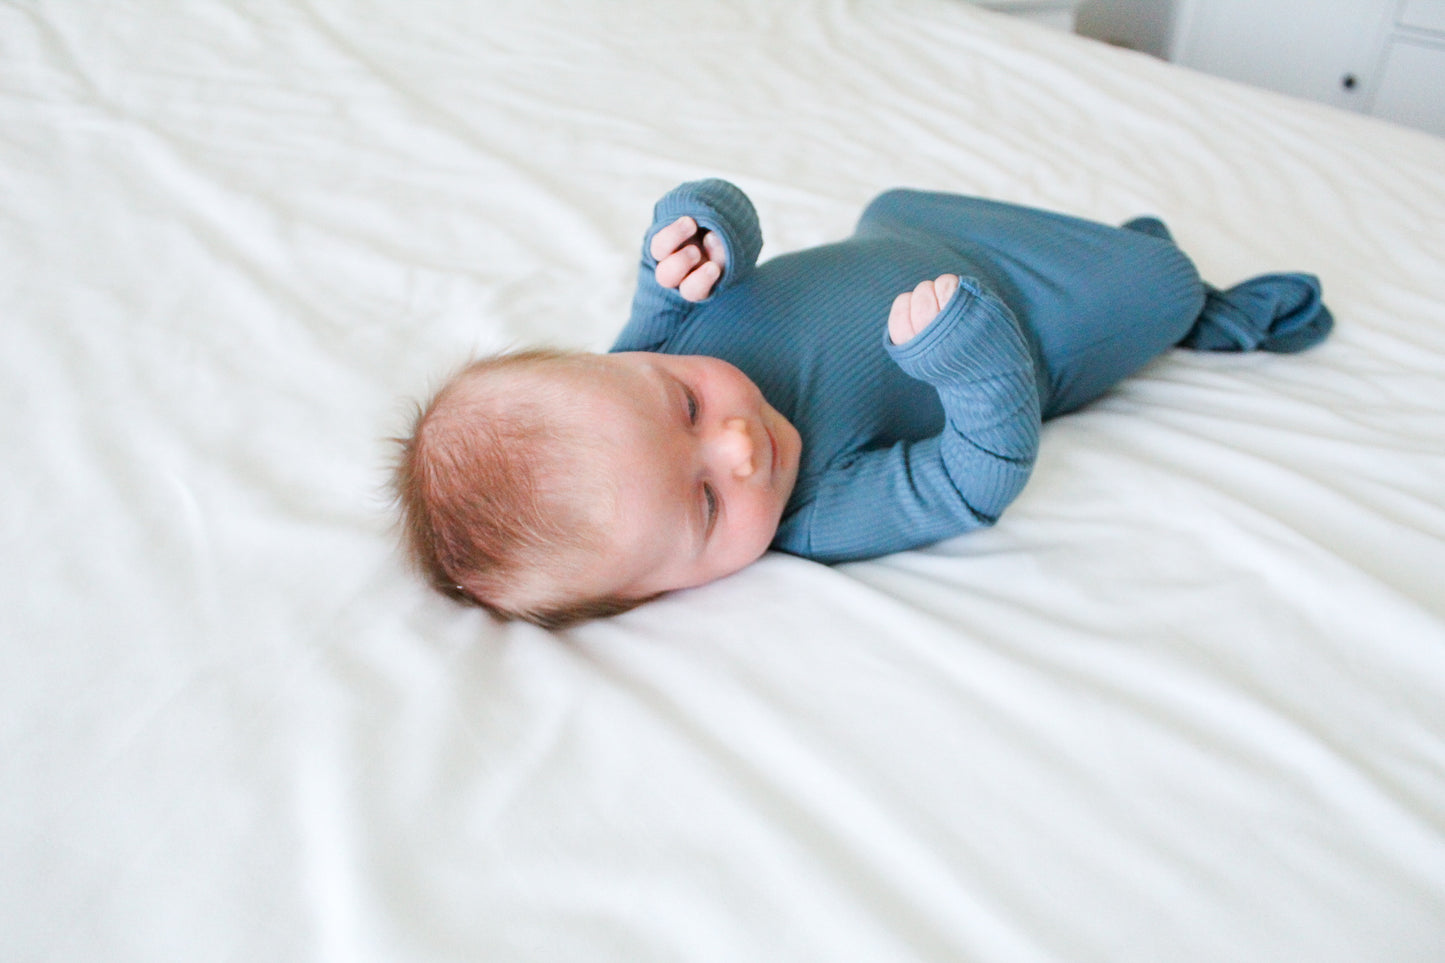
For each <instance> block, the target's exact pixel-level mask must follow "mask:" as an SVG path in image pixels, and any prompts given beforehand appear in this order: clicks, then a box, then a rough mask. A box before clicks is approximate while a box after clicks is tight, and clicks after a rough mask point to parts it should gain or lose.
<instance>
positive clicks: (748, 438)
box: [717, 418, 757, 478]
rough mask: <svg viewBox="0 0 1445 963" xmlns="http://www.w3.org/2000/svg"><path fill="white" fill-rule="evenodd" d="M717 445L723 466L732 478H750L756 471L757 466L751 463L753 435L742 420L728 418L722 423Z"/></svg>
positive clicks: (753, 448)
mask: <svg viewBox="0 0 1445 963" xmlns="http://www.w3.org/2000/svg"><path fill="white" fill-rule="evenodd" d="M717 444H718V453H719V455H720V456H721V457H722V459H723V465H724V466H726V467H727V468H728V470H729V471H731V472H732V475H733V477H734V478H750V477H751V476H752V474H753V472H755V471H757V465H755V464H754V463H753V453H754V451H755V446H754V445H753V435H752V432H751V431H749V430H748V423H747V422H746V421H745V420H744V419H742V418H729V419H727V420H726V421H724V422H723V423H722V431H721V432H720V433H719V436H718V441H717Z"/></svg>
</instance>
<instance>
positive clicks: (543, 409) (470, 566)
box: [392, 349, 645, 628]
mask: <svg viewBox="0 0 1445 963" xmlns="http://www.w3.org/2000/svg"><path fill="white" fill-rule="evenodd" d="M592 357H593V356H592V355H588V354H585V353H582V352H565V351H553V350H545V349H539V350H530V351H519V352H512V353H508V354H502V355H496V356H494V357H490V358H484V359H481V360H478V361H474V362H472V363H471V364H469V365H467V366H466V367H464V368H463V369H462V370H461V371H460V372H459V373H458V374H457V375H455V376H454V377H453V378H451V379H450V380H449V381H448V382H447V383H446V384H445V385H443V386H442V388H441V390H439V391H438V392H437V393H436V394H435V395H434V396H433V397H432V399H431V401H430V402H428V403H427V404H426V405H425V406H422V407H419V408H418V410H417V413H416V417H415V419H414V421H413V424H412V430H411V433H410V435H408V436H407V437H405V438H398V439H395V440H396V442H397V443H398V445H399V446H400V452H399V455H398V458H397V461H396V467H395V472H394V476H393V479H392V484H393V489H394V491H395V495H396V500H397V503H398V505H399V507H400V510H401V528H402V539H403V542H404V543H405V547H406V550H407V554H408V555H409V557H410V559H411V561H412V562H413V564H414V565H415V566H416V568H417V569H418V570H419V571H420V572H421V574H422V575H423V576H424V577H425V578H426V579H427V580H428V581H429V582H430V583H431V584H432V586H433V587H435V588H436V589H437V590H438V591H440V592H442V593H443V594H444V595H447V596H450V597H451V598H454V599H457V600H458V601H462V602H469V603H472V604H476V605H480V606H482V607H483V608H485V609H487V610H488V611H490V612H492V613H493V614H495V615H498V616H500V617H502V618H520V619H525V620H527V621H529V622H533V623H536V624H538V625H542V626H546V627H549V628H552V627H558V626H562V625H566V624H569V623H572V622H577V621H580V620H582V619H587V618H597V617H601V616H606V615H613V614H616V613H618V612H622V611H626V610H627V609H630V608H632V607H634V606H636V605H638V604H640V603H641V602H642V601H645V600H642V599H624V598H617V597H604V598H563V597H559V589H558V588H557V586H558V585H559V584H565V583H567V582H569V581H573V582H575V578H573V579H569V578H568V576H569V575H575V574H577V570H578V566H579V565H581V564H584V560H585V559H586V557H587V555H588V553H589V552H590V553H592V554H593V555H594V556H595V555H596V554H597V552H598V550H599V549H600V547H601V546H602V544H603V534H604V533H603V532H601V531H600V530H599V528H598V525H597V522H596V521H595V520H594V516H593V515H592V514H591V513H589V511H588V507H589V506H588V505H586V504H582V503H584V502H586V500H587V498H588V496H591V497H592V498H593V499H594V501H595V499H596V498H598V497H606V493H605V492H603V491H601V490H600V489H601V487H602V486H601V480H593V481H591V482H590V483H591V485H592V490H589V489H588V485H589V480H588V479H586V478H578V477H577V474H578V473H576V471H575V465H576V460H577V453H578V451H579V449H585V447H586V445H587V443H588V442H587V439H586V438H585V437H583V435H582V432H581V431H580V430H579V429H577V428H576V427H573V428H571V429H569V427H568V423H567V422H568V420H567V419H566V418H565V417H559V414H558V412H559V410H561V411H565V409H566V405H567V400H568V399H567V391H566V387H565V384H564V383H563V379H562V378H560V377H554V378H550V379H549V378H548V377H546V375H548V374H554V375H560V374H565V373H566V372H567V371H568V370H573V371H576V370H579V369H581V368H583V367H585V366H586V365H587V364H588V363H589V359H590V358H592ZM539 376H541V377H539ZM574 421H575V419H574ZM564 480H565V485H564V483H563V482H564ZM564 487H565V488H567V489H568V491H567V492H566V493H564V492H563V491H562V489H563V488H564ZM579 488H580V491H579V490H578V489H579ZM539 586H545V587H539Z"/></svg>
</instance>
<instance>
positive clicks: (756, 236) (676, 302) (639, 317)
mask: <svg viewBox="0 0 1445 963" xmlns="http://www.w3.org/2000/svg"><path fill="white" fill-rule="evenodd" d="M683 215H688V216H690V217H692V218H693V219H694V220H696V221H697V223H698V225H699V226H700V227H702V228H703V229H704V230H708V231H714V232H716V234H717V235H718V237H719V238H721V239H722V242H723V246H724V247H725V248H726V250H727V266H726V267H725V268H724V270H723V276H722V279H721V280H719V281H718V283H717V286H716V287H715V288H714V289H713V296H716V295H717V294H718V293H720V292H722V291H724V290H726V289H727V288H729V287H732V286H733V285H735V284H738V283H740V282H741V281H743V280H744V279H746V278H747V276H748V275H750V274H751V273H752V272H753V268H754V267H756V266H757V263H758V254H759V253H760V252H761V251H762V247H763V235H762V229H761V227H760V226H759V225H758V215H757V211H756V210H754V209H753V204H752V201H750V200H748V196H747V195H746V194H744V193H743V192H742V191H741V190H739V189H738V188H737V187H736V186H734V185H733V184H731V183H729V182H727V181H724V180H720V179H717V178H712V179H709V180H702V181H689V182H688V183H686V184H681V185H679V186H677V187H675V188H673V189H672V190H671V191H669V192H668V193H667V194H665V195H664V196H663V198H662V199H661V200H660V201H658V202H657V204H656V206H655V207H654V208H653V211H652V225H651V226H650V227H649V228H648V229H647V233H646V234H645V235H644V236H643V239H642V262H641V264H639V265H638V269H637V293H636V294H634V295H633V298H632V315H631V317H630V318H629V319H628V322H627V325H626V327H624V328H623V329H622V333H621V334H619V335H618V336H617V340H616V342H614V344H613V345H612V350H613V351H656V350H658V349H660V348H661V347H662V346H663V345H664V344H665V343H666V342H667V340H668V338H669V337H670V336H671V335H672V333H673V331H675V330H676V329H677V327H678V325H680V324H682V322H683V321H685V320H686V319H687V316H688V314H690V313H691V312H692V310H693V309H694V308H696V307H697V304H695V303H694V302H691V301H688V300H687V299H686V298H684V297H683V296H682V295H681V294H678V293H677V291H675V290H672V289H670V288H665V287H663V286H662V285H660V284H658V283H657V279H656V278H655V277H654V276H653V272H654V271H655V270H656V268H657V259H656V258H654V257H653V256H652V252H651V251H650V250H649V248H650V246H651V244H652V236H653V235H654V234H656V233H657V232H658V231H660V230H662V228H664V227H666V226H667V225H669V224H671V223H672V222H673V221H675V220H677V219H678V218H679V217H682V216H683Z"/></svg>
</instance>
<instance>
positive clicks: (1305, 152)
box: [0, 0, 1445, 963]
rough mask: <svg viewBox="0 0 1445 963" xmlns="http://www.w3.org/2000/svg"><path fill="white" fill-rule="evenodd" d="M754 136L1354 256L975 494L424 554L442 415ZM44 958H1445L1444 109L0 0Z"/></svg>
mask: <svg viewBox="0 0 1445 963" xmlns="http://www.w3.org/2000/svg"><path fill="white" fill-rule="evenodd" d="M707 175H719V176H724V177H728V178H730V179H732V180H734V181H736V182H737V183H738V184H740V185H741V186H742V187H743V188H744V189H745V190H746V191H748V193H749V194H750V195H751V196H752V198H753V199H754V201H755V202H756V203H757V206H758V208H759V211H760V214H761V218H762V223H763V229H764V233H765V237H766V238H767V246H766V248H765V251H764V256H765V257H767V256H770V255H772V254H776V253H779V252H783V251H787V250H791V249H795V248H797V247H801V246H804V245H807V244H812V243H817V242H822V241H826V240H831V239H834V238H836V237H839V236H841V235H843V234H845V233H846V232H847V231H848V230H849V229H850V228H851V224H852V222H853V220H854V218H855V217H856V216H857V213H858V211H859V210H860V209H861V206H862V205H863V204H864V203H865V202H866V201H867V200H868V199H869V198H870V197H871V196H872V195H873V194H875V193H876V192H878V191H880V190H882V189H884V188H887V187H890V186H895V185H908V186H915V187H926V188H934V189H942V190H954V191H959V192H965V193H974V194H982V195H987V196H991V197H997V198H1001V199H1005V200H1011V201H1018V202H1022V203H1028V204H1035V205H1039V206H1044V207H1050V208H1056V209H1060V210H1065V211H1068V212H1071V213H1076V214H1080V215H1084V216H1088V217H1094V218H1098V219H1102V220H1110V221H1120V220H1123V219H1125V218H1127V217H1130V216H1133V215H1136V214H1139V213H1144V212H1153V213H1157V214H1159V215H1161V216H1163V217H1164V218H1165V219H1166V220H1167V221H1168V222H1169V223H1170V224H1171V226H1172V227H1173V229H1174V231H1175V233H1176V235H1177V236H1178V238H1179V239H1180V241H1181V243H1182V245H1183V246H1184V247H1185V249H1186V250H1188V251H1189V252H1190V253H1191V254H1192V255H1193V256H1194V257H1195V259H1196V260H1197V261H1198V263H1199V264H1200V265H1201V267H1202V269H1203V271H1204V273H1205V274H1206V276H1207V277H1209V278H1210V279H1211V280H1213V281H1215V282H1218V283H1232V282H1234V281H1235V280H1238V279H1240V278H1242V277H1244V276H1247V275H1250V274H1254V273H1258V272H1260V271H1265V270H1280V269H1301V270H1311V271H1315V272H1317V273H1318V274H1319V275H1320V276H1321V278H1322V279H1323V282H1324V287H1325V291H1326V295H1327V301H1328V302H1329V304H1330V305H1331V306H1332V307H1333V308H1334V310H1335V312H1336V314H1337V317H1338V319H1339V326H1338V330H1337V333H1336V334H1335V336H1334V337H1333V338H1332V340H1331V341H1330V342H1329V343H1328V344H1326V345H1325V346H1323V347H1321V348H1320V349H1318V350H1316V351H1312V352H1310V353H1308V354H1305V355H1302V356H1298V357H1277V356H1264V355H1258V356H1255V355H1251V356H1244V357H1239V356H1236V357H1220V356H1201V355H1194V354H1188V353H1184V352H1176V353H1173V354H1171V355H1170V356H1169V357H1168V358H1166V359H1163V360H1161V361H1160V362H1159V363H1157V364H1156V365H1154V366H1152V367H1151V368H1150V369H1149V370H1148V371H1146V372H1145V373H1144V374H1143V375H1142V376H1140V377H1138V378H1135V379H1133V380H1131V381H1130V382H1128V383H1127V384H1125V385H1123V386H1122V387H1120V388H1119V389H1118V390H1117V391H1116V392H1114V393H1113V394H1111V395H1110V396H1109V397H1108V398H1106V399H1105V400H1104V401H1102V402H1101V403H1099V404H1097V405H1095V406H1094V407H1092V408H1091V409H1089V410H1087V411H1086V412H1083V413H1080V414H1078V415H1075V416H1071V417H1069V418H1066V419H1062V420H1059V421H1056V422H1052V423H1050V424H1049V425H1048V426H1047V428H1046V431H1045V436H1044V446H1043V454H1042V458H1041V460H1040V463H1039V465H1038V469H1037V472H1036V474H1035V477H1034V478H1033V480H1032V481H1031V483H1030V485H1029V487H1028V488H1027V490H1026V491H1025V492H1024V494H1023V496H1022V498H1021V499H1020V500H1019V501H1018V502H1017V503H1016V504H1015V505H1014V506H1013V507H1012V508H1011V510H1010V511H1009V512H1008V513H1007V515H1006V516H1005V519H1004V521H1003V523H1002V524H1000V525H999V526H998V527H997V528H995V529H992V530H990V531H987V532H983V533H979V534H975V535H971V536H968V537H966V538H962V539H957V540H954V541H950V542H946V543H943V544H941V545H938V546H935V547H933V548H930V549H928V550H925V551H917V552H909V553H904V554H900V555H897V556H893V557H890V558H885V559H881V560H877V561H873V562H868V563H861V564H855V565H849V566H841V567H837V568H826V567H822V566H819V565H816V564H812V563H809V562H805V561H801V560H798V559H794V558H788V557H782V556H769V557H767V558H766V559H764V560H763V561H762V562H761V563H760V564H758V565H757V566H755V567H753V568H751V569H750V570H748V571H746V572H744V573H742V574H740V575H738V576H736V577H734V578H731V579H728V580H725V581H724V582H721V583H718V584H715V585H712V586H709V587H706V588H703V589H700V590H696V591H691V592H687V593H681V594H678V595H675V596H672V597H669V598H666V599H664V600H662V601H659V602H657V603H655V604H652V605H649V606H646V607H644V608H643V609H640V610H638V611H636V612H633V613H630V614H628V615H625V616H622V617H619V618H615V619H611V620H607V621H602V622H595V623H591V624H587V625H585V626H582V627H579V628H577V629H575V630H572V631H569V632H565V633H559V634H549V633H546V632H543V631H541V630H539V629H536V628H533V627H529V626H515V625H509V626H503V625H498V624H494V623H492V622H491V621H490V620H489V619H488V618H487V617H486V616H484V615H483V614H481V613H479V612H477V611H473V610H466V609H462V608H459V607H456V606H454V605H452V604H451V603H449V602H447V601H445V600H442V599H440V598H436V597H433V596H432V595H430V594H429V593H428V591H427V590H426V589H425V588H424V587H422V586H421V585H419V584H418V583H417V582H416V581H415V580H414V579H413V578H412V577H411V576H409V575H408V573H407V572H406V571H405V569H404V567H403V566H402V564H401V562H400V561H399V560H398V558H397V555H396V553H395V551H394V546H393V538H392V533H391V530H390V527H389V525H390V520H389V514H388V508H387V503H386V498H385V494H384V492H383V491H382V486H383V484H384V479H385V467H384V466H385V464H386V461H387V458H388V455H389V449H388V447H387V445H386V444H385V443H384V441H383V438H384V437H385V436H386V435H388V434H394V433H397V432H399V431H401V430H402V429H403V428H404V426H405V424H406V410H405V406H404V404H403V403H402V401H401V400H400V399H403V398H406V397H411V398H416V397H419V396H421V395H422V394H424V393H425V391H426V390H427V389H428V387H429V386H432V385H434V384H435V383H436V380H437V379H438V378H439V377H440V375H441V374H442V373H444V372H445V371H446V370H447V369H448V368H449V367H451V366H453V365H455V364H456V363H458V362H459V361H460V360H462V359H463V358H464V357H465V356H466V355H468V354H469V353H470V352H473V351H478V350H491V349H496V348H501V347H506V346H511V345H515V344H522V343H533V342H537V341H544V342H550V343H560V344H566V345H574V346H583V347H592V348H599V349H600V348H604V347H605V346H606V345H607V344H608V343H609V341H610V338H611V337H612V335H613V334H614V333H615V332H616V330H617V329H618V327H619V326H620V324H621V321H622V319H623V317H624V316H625V312H626V309H627V305H628V301H629V298H630V294H631V285H632V282H633V278H634V264H635V260H634V259H635V257H636V253H637V246H638V242H639V240H640V232H641V230H642V228H643V227H644V226H645V223H646V221H647V218H648V213H649V211H650V205H651V203H652V201H653V200H654V199H655V198H656V197H657V196H658V195H660V194H661V193H662V192H664V191H665V190H666V189H667V188H669V187H671V186H672V185H673V184H675V183H677V182H679V181H682V180H686V179H691V178H695V177H699V176H707ZM0 205H3V209H0V332H3V335H0V338H3V340H0V391H3V393H4V411H5V415H4V418H3V421H0V432H3V434H0V442H3V447H0V458H3V465H4V477H5V498H4V499H3V501H0V525H3V540H0V546H3V548H0V551H3V555H0V564H3V566H4V570H3V572H4V578H3V582H0V633H3V634H0V790H3V793H0V947H3V951H0V956H3V957H4V958H5V959H6V960H14V961H27V963H28V961H40V960H46V961H51V960H56V961H59V960H64V961H73V960H106V961H109V963H123V961H131V960H135V961H141V960H147V961H149V960H162V959H185V960H188V961H212V960H215V961H223V960H224V961H240V960H245V961H253V960H277V961H279V960H327V961H331V960H335V961H369V960H376V961H389V963H396V961H436V960H468V961H475V960H489V961H490V960H498V961H501V960H507V961H511V960H526V961H533V960H536V961H543V960H589V961H603V960H617V961H624V960H625V961H652V960H657V961H663V960H669V961H670V960H690V961H691V960H698V961H737V960H777V961H787V960H890V961H894V960H969V961H1007V963H1017V961H1033V960H1040V961H1043V960H1059V961H1078V960H1111V961H1127V960H1139V961H1144V960H1159V959H1169V960H1201V961H1204V960H1208V961H1219V960H1230V961H1255V960H1257V961H1279V960H1286V959H1288V960H1310V961H1316V963H1320V961H1335V960H1338V961H1349V963H1362V961H1382V963H1383V961H1392V963H1398V961H1426V960H1439V959H1442V958H1445V591H1442V587H1445V586H1442V582H1445V579H1442V574H1441V573H1442V572H1445V299H1442V294H1441V288H1442V282H1445V142H1442V141H1441V140H1439V139H1435V138H1432V137H1429V136H1427V135H1424V134H1420V133H1416V132H1412V131H1407V130H1403V129H1399V128H1395V127H1392V126H1389V125H1386V124H1383V123H1381V122H1377V121H1374V120H1371V119H1367V118H1361V117H1356V116H1352V115H1346V114H1342V113H1339V112H1336V111H1333V110H1330V109H1328V108H1324V107H1319V106H1315V105H1311V104H1306V103H1302V102H1298V101H1293V100H1287V99H1284V98H1282V97H1278V96H1274V95H1269V94H1265V93H1262V92H1258V91H1252V90H1248V89H1245V88H1243V87H1239V86H1236V85H1232V84H1227V83H1224V82H1220V81H1217V80H1214V79H1211V78H1206V77H1203V76H1201V75H1196V74H1191V73H1188V72H1185V71H1183V70H1181V69H1177V68H1173V67H1171V66H1169V65H1166V64H1162V63H1159V62H1156V61H1154V60H1151V59H1149V58H1147V57H1143V56H1140V55H1135V54H1130V53H1128V52H1124V51H1118V50H1114V49H1110V48H1106V47H1103V46H1101V45H1098V44H1094V43H1091V42H1088V41H1084V40H1081V39H1078V38H1073V37H1069V36H1065V35H1063V34H1057V33H1053V32H1049V31H1046V30H1041V29H1038V28H1036V27H1034V26H1032V25H1030V24H1027V23H1024V22H1021V21H1017V20H1013V19H1009V18H1005V17H1002V16H999V15H994V14H990V13H986V12H982V11H979V10H977V9H975V8H972V7H969V6H967V5H965V4H961V3H955V2H947V0H898V2H893V3H881V2H880V3H872V2H842V0H800V2H795V3H787V4H777V3H770V2H766V0H733V2H727V3H681V4H679V3H664V2H661V0H649V2H642V3H628V4H613V3H606V2H603V0H594V2H540V0H538V2H530V3H511V2H489V3H478V4H464V3H451V2H433V3H424V4H407V5H405V6H403V5H400V4H395V5H392V4H383V3H370V4H367V3H362V2H342V0H316V2H311V3H302V2H294V3H293V2H279V0H263V2H245V3H241V2H235V3H232V4H221V3H214V4H186V5H182V4H163V3H145V2H129V3H110V4H105V5H103V6H102V5H98V4H97V5H84V4H65V3H60V2H54V3H41V2H12V3H8V4H6V5H3V6H0Z"/></svg>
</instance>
